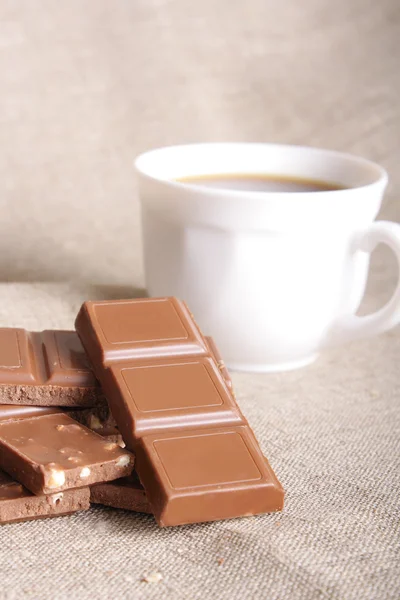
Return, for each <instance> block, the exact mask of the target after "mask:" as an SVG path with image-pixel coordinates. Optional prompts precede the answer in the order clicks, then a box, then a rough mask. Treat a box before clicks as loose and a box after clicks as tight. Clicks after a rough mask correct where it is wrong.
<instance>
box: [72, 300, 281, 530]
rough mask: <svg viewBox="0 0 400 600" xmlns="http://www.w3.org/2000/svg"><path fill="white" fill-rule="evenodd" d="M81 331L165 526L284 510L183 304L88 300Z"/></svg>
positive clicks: (151, 501) (213, 354) (276, 485)
mask: <svg viewBox="0 0 400 600" xmlns="http://www.w3.org/2000/svg"><path fill="white" fill-rule="evenodd" d="M76 328H77V332H78V334H79V336H80V338H81V341H82V344H83V346H84V348H85V350H86V352H87V354H88V356H89V358H90V360H91V362H92V367H93V369H94V372H95V373H96V375H97V377H98V379H99V380H100V382H101V384H102V386H103V390H104V393H105V395H106V397H107V400H108V402H109V404H110V407H111V410H112V413H113V416H114V418H115V420H116V422H117V425H118V429H119V430H120V431H121V433H122V436H123V439H124V441H125V442H126V445H127V447H128V448H130V449H132V450H134V451H135V452H136V470H137V473H138V475H139V478H140V481H141V483H142V485H143V487H144V489H145V492H146V496H147V499H148V502H149V506H150V508H151V511H152V512H153V513H154V516H155V518H156V519H157V521H158V523H159V524H160V525H162V526H167V525H180V524H186V523H195V522H199V521H213V520H216V519H222V518H231V517H238V516H244V515H254V514H257V513H260V512H269V511H275V510H281V508H282V506H283V498H284V493H283V490H282V487H281V485H280V484H279V482H278V480H277V479H276V477H275V475H274V473H273V471H272V470H271V468H270V467H269V465H268V463H266V462H265V459H264V457H263V455H262V453H261V450H260V448H259V446H258V444H257V442H256V440H255V438H254V435H253V432H252V431H251V429H250V427H249V426H248V424H247V421H246V419H245V418H244V417H243V415H242V413H241V412H240V409H239V407H238V405H237V404H236V402H235V399H234V397H233V393H232V391H231V390H230V389H229V387H228V385H227V383H226V382H225V380H224V378H223V377H222V374H221V369H220V368H218V362H219V363H221V360H220V359H218V356H217V357H216V353H217V351H216V349H215V348H214V349H211V348H210V346H209V344H207V342H206V340H205V339H204V337H203V336H202V334H201V332H200V331H199V329H198V327H197V325H196V323H195V322H194V319H193V317H192V316H191V314H190V312H189V311H188V309H187V308H186V306H185V305H184V304H183V303H180V302H179V301H177V300H176V299H172V298H161V299H160V298H157V299H154V298H148V299H140V300H129V301H115V302H103V303H102V302H87V303H85V304H84V305H83V306H82V308H81V310H80V312H79V314H78V317H77V320H76Z"/></svg>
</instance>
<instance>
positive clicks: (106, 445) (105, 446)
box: [104, 442, 119, 450]
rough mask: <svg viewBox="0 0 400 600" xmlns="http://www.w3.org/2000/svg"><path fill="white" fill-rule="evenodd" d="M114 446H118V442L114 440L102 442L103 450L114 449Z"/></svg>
mask: <svg viewBox="0 0 400 600" xmlns="http://www.w3.org/2000/svg"><path fill="white" fill-rule="evenodd" d="M115 448H119V446H118V444H115V442H108V443H107V444H104V450H115Z"/></svg>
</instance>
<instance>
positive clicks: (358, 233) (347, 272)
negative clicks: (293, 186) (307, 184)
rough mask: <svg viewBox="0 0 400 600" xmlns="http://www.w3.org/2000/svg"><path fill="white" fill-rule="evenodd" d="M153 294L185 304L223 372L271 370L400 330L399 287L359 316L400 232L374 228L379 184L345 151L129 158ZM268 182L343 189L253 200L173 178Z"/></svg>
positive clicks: (204, 150)
mask: <svg viewBox="0 0 400 600" xmlns="http://www.w3.org/2000/svg"><path fill="white" fill-rule="evenodd" d="M135 165H136V170H137V173H138V178H139V193H140V198H141V206H142V220H143V240H144V260H145V273H146V280H147V288H148V292H149V294H150V295H151V296H166V295H173V296H178V297H179V298H182V299H183V300H185V301H186V302H187V303H188V305H189V307H190V309H191V311H192V312H193V314H194V316H195V318H196V320H197V321H198V323H199V325H200V326H201V328H202V330H203V331H204V332H205V333H206V334H208V335H212V336H213V337H214V339H215V341H216V343H217V345H218V346H219V349H220V351H221V354H222V356H223V357H224V359H225V361H226V363H227V365H228V366H229V367H231V368H232V369H238V370H245V371H278V370H284V369H292V368H296V367H300V366H303V365H306V364H307V363H310V362H312V361H313V360H314V359H315V358H316V357H317V355H318V354H319V352H320V351H321V349H323V348H324V347H326V346H329V345H331V344H337V343H341V342H346V341H348V340H353V339H356V338H361V337H366V336H372V335H375V334H378V333H381V332H383V331H385V330H388V329H390V328H392V327H394V326H395V325H397V324H398V323H399V322H400V285H398V286H397V289H396V291H395V293H394V294H393V296H392V298H391V300H390V301H389V302H388V303H387V304H386V305H385V306H384V307H383V308H381V309H380V310H379V311H377V312H375V313H374V314H372V315H368V316H364V317H359V316H356V315H355V313H356V311H357V309H358V307H359V305H360V302H361V299H362V297H363V294H364V290H365V285H366V280H367V275H368V268H369V258H370V253H371V252H372V250H373V249H374V248H375V247H376V245H377V244H379V243H381V242H382V243H385V244H387V245H388V246H390V248H391V249H392V250H393V251H394V253H395V255H396V257H397V259H398V261H399V263H400V225H398V224H396V223H391V222H386V221H377V222H374V219H375V217H376V215H377V213H378V211H379V208H380V206H381V201H382V196H383V192H384V190H385V187H386V184H387V175H386V173H385V171H384V170H383V169H382V168H381V167H379V166H378V165H376V164H374V163H372V162H369V161H367V160H364V159H362V158H358V157H355V156H351V155H348V154H342V153H338V152H332V151H328V150H318V149H315V148H307V147H300V146H283V145H274V144H240V143H238V144H194V145H187V146H174V147H168V148H160V149H158V150H153V151H150V152H147V153H145V154H142V155H141V156H140V157H139V158H138V159H137V160H136V163H135ZM218 173H220V174H221V173H223V174H228V173H251V174H254V173H264V174H273V175H281V176H295V177H300V178H312V179H317V180H321V181H328V182H336V183H338V184H340V185H342V186H343V187H344V188H345V189H341V190H334V191H321V192H320V191H318V192H299V193H296V192H254V191H238V190H234V191H233V190H227V189H215V188H214V189H213V188H210V187H205V186H201V185H199V184H196V185H194V184H187V183H180V182H177V181H176V179H179V178H182V177H186V176H195V175H202V174H203V175H204V174H207V175H212V174H218Z"/></svg>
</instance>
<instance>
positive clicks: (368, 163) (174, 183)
mask: <svg viewBox="0 0 400 600" xmlns="http://www.w3.org/2000/svg"><path fill="white" fill-rule="evenodd" d="M232 146H237V147H242V148H245V147H248V148H256V147H257V148H263V147H268V148H269V149H271V148H279V149H280V150H285V149H287V150H288V151H289V150H293V149H294V150H295V151H298V152H301V151H304V152H307V151H312V152H318V153H320V154H321V155H323V156H325V157H326V158H332V159H345V160H348V161H351V162H353V163H354V164H356V165H357V166H358V167H363V168H365V169H369V170H373V171H374V172H375V178H374V180H373V181H370V182H368V183H365V184H361V185H356V186H352V187H350V186H349V187H344V188H342V189H333V190H318V191H313V192H312V195H313V197H317V198H321V196H324V197H326V196H327V195H329V197H330V198H332V195H333V194H335V195H337V194H340V193H341V194H343V193H344V192H348V191H354V190H362V189H365V188H369V187H372V186H375V185H383V186H385V185H386V184H387V182H388V179H389V177H388V173H387V171H386V170H385V169H384V168H383V167H382V166H381V165H379V164H378V163H376V162H374V161H372V160H369V159H367V158H364V157H361V156H358V155H357V154H352V153H350V152H342V151H339V150H331V149H328V148H320V147H316V146H307V145H302V144H278V143H269V142H199V143H190V144H172V145H169V146H160V147H157V148H152V149H149V150H147V151H145V152H142V153H141V154H139V155H138V156H137V157H136V158H135V159H134V163H133V166H134V168H135V170H136V172H137V173H139V174H140V175H142V176H145V177H148V178H149V179H151V180H153V181H157V182H160V183H163V184H167V185H169V186H171V187H172V188H175V189H179V190H186V191H187V190H192V191H197V192H199V191H201V192H202V193H203V194H204V193H205V194H207V195H208V194H212V195H214V196H215V195H221V196H222V195H226V193H227V192H229V195H230V196H233V197H240V196H243V194H247V195H248V194H251V195H252V197H253V198H261V197H265V196H266V195H268V196H272V195H279V196H280V197H292V198H293V196H294V195H296V196H309V194H310V192H307V191H296V192H289V191H276V190H274V191H271V192H268V191H257V190H235V189H231V188H225V187H221V188H214V187H213V188H211V187H207V186H204V185H201V184H195V183H190V182H183V181H178V180H175V179H172V178H164V177H160V176H157V175H154V174H152V173H151V172H149V171H150V169H149V168H146V162H147V161H149V160H151V159H152V158H154V157H155V156H157V155H159V154H162V153H164V152H168V151H170V150H182V151H184V150H190V149H192V148H200V147H201V148H203V149H207V147H213V148H216V147H219V148H220V149H223V148H224V147H226V148H227V147H232ZM143 163H144V164H143ZM188 175H189V174H188Z"/></svg>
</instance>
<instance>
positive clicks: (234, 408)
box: [101, 356, 244, 448]
mask: <svg viewBox="0 0 400 600" xmlns="http://www.w3.org/2000/svg"><path fill="white" fill-rule="evenodd" d="M101 382H102V386H103V390H104V393H105V394H106V397H107V399H108V402H109V404H110V406H111V410H112V412H113V415H114V418H115V419H116V421H117V423H118V426H119V427H118V428H119V430H120V431H121V433H122V437H123V439H124V441H125V443H126V444H127V446H128V447H129V448H133V447H134V445H135V441H136V440H137V439H139V438H140V437H142V436H143V435H145V434H146V433H147V432H150V433H152V432H155V431H164V430H165V429H171V428H172V429H180V428H185V429H186V428H188V427H196V428H198V427H207V426H210V425H214V424H217V425H224V424H240V423H243V420H244V419H243V416H242V414H241V412H240V410H239V407H238V405H237V404H236V402H235V400H234V398H233V396H232V394H231V393H230V392H229V390H228V388H227V387H226V385H225V384H224V380H223V378H222V375H221V372H220V371H219V369H218V367H217V365H216V364H215V361H214V360H213V358H212V357H211V356H205V357H192V356H188V357H185V358H182V357H180V358H175V357H168V358H162V359H158V360H157V361H155V360H154V359H153V360H152V361H150V360H148V359H147V360H140V361H136V362H131V363H129V364H127V363H123V364H118V365H117V364H113V365H112V366H111V367H110V368H108V369H107V370H106V371H105V373H104V375H103V376H102V377H101Z"/></svg>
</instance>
